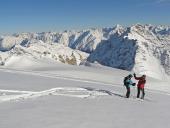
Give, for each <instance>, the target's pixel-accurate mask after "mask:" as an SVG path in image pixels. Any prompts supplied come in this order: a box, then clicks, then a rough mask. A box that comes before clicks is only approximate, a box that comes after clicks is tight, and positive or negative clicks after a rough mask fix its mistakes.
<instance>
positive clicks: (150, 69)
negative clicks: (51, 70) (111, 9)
mask: <svg viewBox="0 0 170 128" xmlns="http://www.w3.org/2000/svg"><path fill="white" fill-rule="evenodd" d="M13 56H18V57H20V56H21V57H22V56H29V57H33V58H35V59H37V60H38V59H42V58H48V59H52V60H55V61H60V62H63V63H68V64H73V65H80V64H81V65H87V64H89V63H94V62H95V63H99V64H101V65H105V66H109V67H113V68H119V69H124V70H129V71H131V70H133V71H135V72H137V73H141V74H144V73H145V74H147V75H148V76H154V77H157V78H160V77H161V78H160V79H163V78H165V77H166V78H167V77H169V76H170V57H169V56H170V27H169V26H161V25H160V26H153V25H141V24H136V25H133V26H131V27H122V26H120V25H116V26H115V27H111V28H101V29H99V28H93V29H87V30H82V31H64V32H62V33H57V32H42V33H21V34H14V35H11V36H1V37H0V63H1V65H2V66H6V62H8V61H10V59H11V58H12V57H13ZM18 63H19V62H18Z"/></svg>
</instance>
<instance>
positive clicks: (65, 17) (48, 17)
mask: <svg viewBox="0 0 170 128" xmlns="http://www.w3.org/2000/svg"><path fill="white" fill-rule="evenodd" d="M169 12H170V0H1V4H0V15H1V21H0V34H12V33H18V32H43V31H63V30H71V29H76V30H80V29H85V28H91V27H110V26H114V25H115V24H121V25H124V26H130V25H132V24H136V23H141V24H154V25H159V24H162V25H170V15H169Z"/></svg>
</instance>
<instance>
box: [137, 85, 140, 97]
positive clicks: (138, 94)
mask: <svg viewBox="0 0 170 128" xmlns="http://www.w3.org/2000/svg"><path fill="white" fill-rule="evenodd" d="M139 96H140V88H139V87H138V93H137V98H139Z"/></svg>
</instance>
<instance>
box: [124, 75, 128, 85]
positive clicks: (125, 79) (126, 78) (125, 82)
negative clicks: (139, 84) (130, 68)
mask: <svg viewBox="0 0 170 128" xmlns="http://www.w3.org/2000/svg"><path fill="white" fill-rule="evenodd" d="M127 80H128V77H127V76H126V77H125V78H124V80H123V83H124V86H126V85H127V84H128V82H127Z"/></svg>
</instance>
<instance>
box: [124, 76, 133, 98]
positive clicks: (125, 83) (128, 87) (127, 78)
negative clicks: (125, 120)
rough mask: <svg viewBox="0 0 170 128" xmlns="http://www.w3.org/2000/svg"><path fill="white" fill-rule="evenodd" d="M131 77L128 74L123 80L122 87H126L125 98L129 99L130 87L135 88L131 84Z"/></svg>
mask: <svg viewBox="0 0 170 128" xmlns="http://www.w3.org/2000/svg"><path fill="white" fill-rule="evenodd" d="M132 77H133V76H132V75H131V74H129V75H128V76H127V77H125V78H124V86H125V87H126V89H127V92H126V98H129V96H130V86H131V85H132V86H135V85H136V84H135V83H133V82H132V80H131V79H132Z"/></svg>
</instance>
